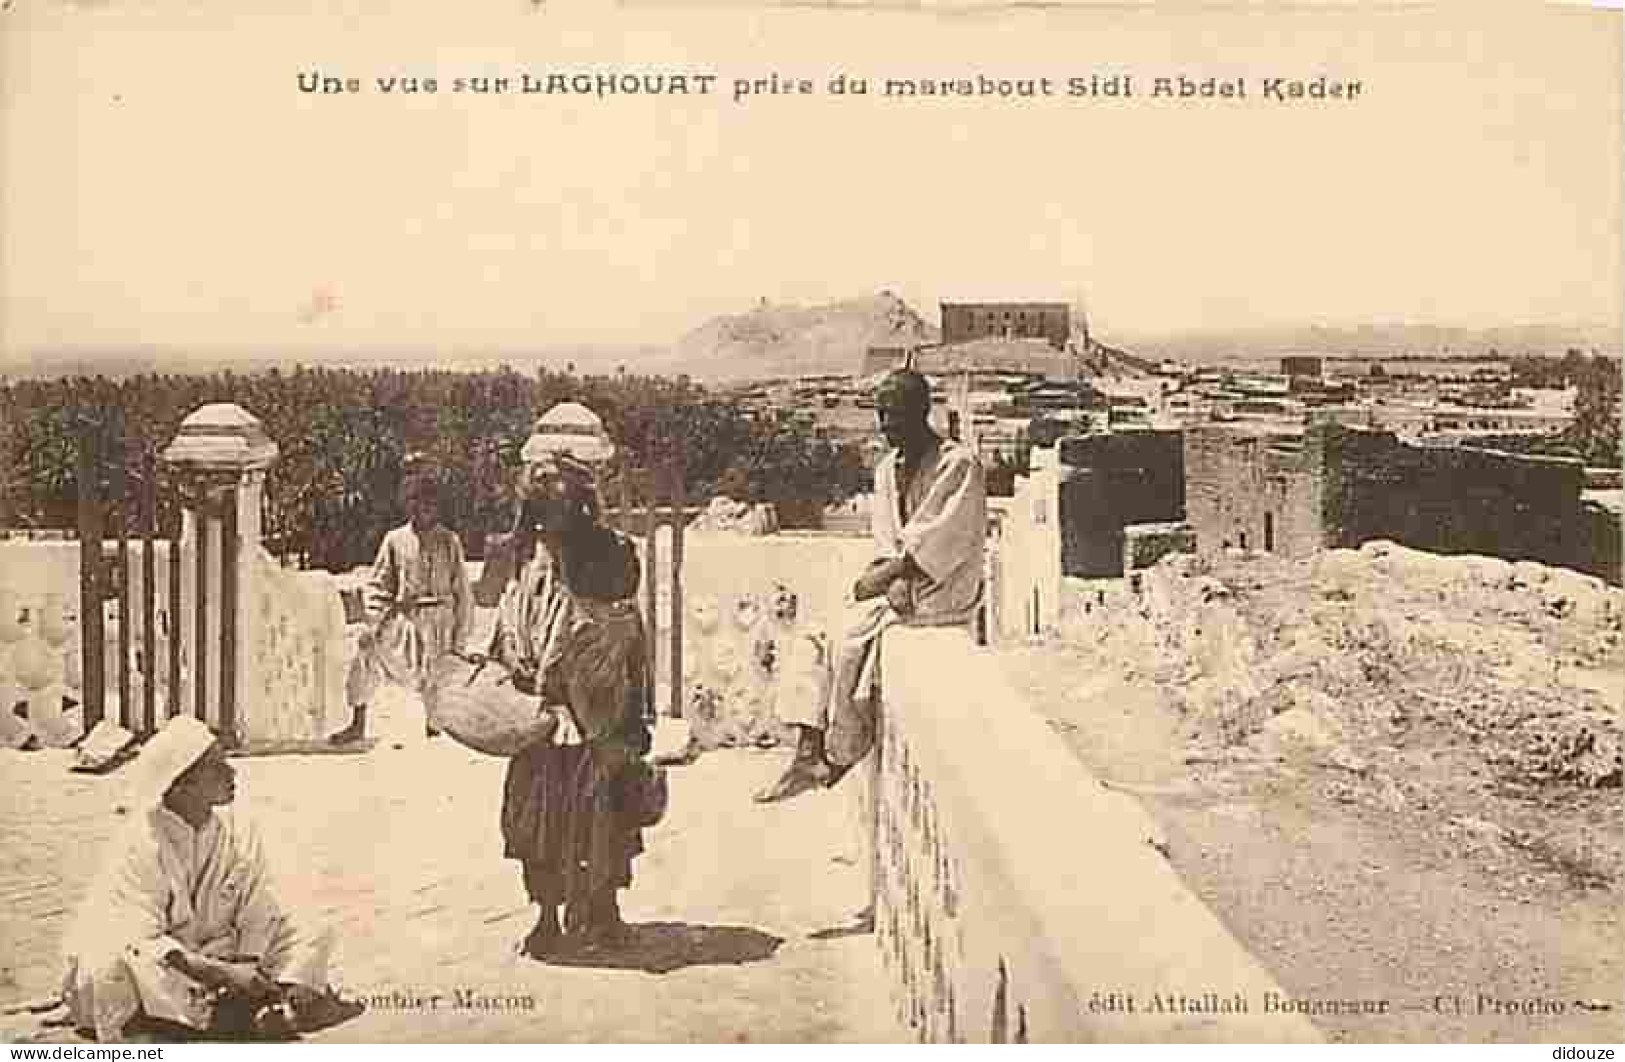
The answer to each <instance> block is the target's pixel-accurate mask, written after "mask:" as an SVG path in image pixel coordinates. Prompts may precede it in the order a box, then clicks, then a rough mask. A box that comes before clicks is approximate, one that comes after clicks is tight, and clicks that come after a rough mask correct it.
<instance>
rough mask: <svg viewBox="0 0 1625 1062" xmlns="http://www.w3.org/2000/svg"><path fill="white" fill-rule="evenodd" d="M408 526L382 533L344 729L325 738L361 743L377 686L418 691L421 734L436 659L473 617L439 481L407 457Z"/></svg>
mask: <svg viewBox="0 0 1625 1062" xmlns="http://www.w3.org/2000/svg"><path fill="white" fill-rule="evenodd" d="M401 494H402V501H403V502H404V504H405V507H406V515H407V521H406V523H404V524H402V525H401V526H400V527H397V528H394V529H393V530H391V531H390V532H389V533H388V534H386V535H384V540H383V542H382V543H381V544H380V545H379V547H378V558H377V559H376V560H374V561H373V564H372V577H371V579H369V580H368V583H367V588H366V602H367V619H368V629H367V631H366V633H364V634H363V635H362V639H361V646H360V651H359V652H358V653H357V654H356V656H355V658H354V659H353V660H352V661H351V662H350V670H349V673H348V674H347V675H346V676H345V680H344V691H345V697H346V699H347V700H348V701H349V704H350V711H351V718H350V724H349V725H348V726H346V727H345V728H344V729H343V730H340V731H339V732H338V733H336V734H334V735H333V736H332V737H330V738H329V739H328V740H329V741H331V742H332V743H333V744H335V745H342V744H347V743H349V742H353V741H360V740H361V739H362V738H364V737H365V736H366V733H367V705H368V704H369V703H370V702H371V701H372V698H373V697H374V696H375V695H376V694H377V692H378V688H379V686H381V685H382V684H383V683H384V681H386V680H389V681H393V682H395V683H397V684H399V685H403V686H406V687H408V688H409V689H412V690H415V691H417V693H418V694H419V695H420V696H421V697H422V698H423V699H424V708H425V709H426V713H425V721H424V730H425V732H426V733H427V734H428V735H429V736H430V737H434V736H436V735H437V734H438V733H439V731H438V730H436V729H435V726H434V723H433V722H432V720H433V718H434V705H433V703H432V700H433V697H434V689H433V685H432V684H431V683H430V682H429V681H428V676H429V674H430V673H431V670H432V668H433V666H434V662H435V660H437V659H438V658H439V657H440V656H441V655H443V654H445V653H448V652H461V651H462V649H463V645H464V641H465V640H466V638H467V637H468V632H469V628H470V625H471V623H472V620H473V616H474V594H473V590H472V589H471V587H470V586H469V582H468V570H467V569H466V568H465V567H464V564H463V544H462V542H461V540H459V539H458V537H457V533H456V532H455V531H452V530H451V529H450V528H448V527H446V526H445V525H444V524H442V523H441V522H440V483H439V479H438V477H437V476H436V474H435V470H434V469H433V468H432V467H431V466H429V465H428V463H427V462H426V461H423V460H421V459H416V460H414V459H412V458H408V465H407V472H406V479H405V482H404V483H403V484H402V486H401Z"/></svg>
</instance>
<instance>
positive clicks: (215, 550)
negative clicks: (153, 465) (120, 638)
mask: <svg viewBox="0 0 1625 1062" xmlns="http://www.w3.org/2000/svg"><path fill="white" fill-rule="evenodd" d="M161 456H162V458H163V460H164V462H165V463H166V464H168V465H170V466H171V467H172V468H174V469H175V470H176V471H177V472H178V473H179V474H180V479H181V493H182V498H183V505H184V522H183V527H182V532H181V551H182V569H181V570H182V595H181V602H182V603H181V612H180V615H179V616H177V617H175V619H176V620H177V622H176V624H175V626H176V628H177V629H176V630H175V631H174V632H173V633H174V634H175V635H178V636H179V637H180V638H181V639H182V640H183V644H184V645H185V646H186V652H185V659H186V661H187V663H188V665H189V666H188V667H187V668H186V676H185V679H184V681H183V688H182V690H181V700H180V706H181V711H183V712H187V713H189V714H193V715H196V716H197V717H199V718H201V719H202V720H203V721H204V722H206V723H208V724H209V727H210V728H211V729H212V730H214V732H215V733H216V735H218V736H219V737H220V739H221V740H222V741H223V742H224V743H225V744H227V745H229V746H238V745H241V744H242V743H243V742H244V741H245V740H246V739H248V738H250V737H252V735H253V729H254V728H253V710H252V705H251V704H250V703H249V698H248V692H249V690H251V689H253V688H255V686H254V683H253V679H254V676H253V660H254V658H255V654H254V652H253V647H254V645H255V644H256V640H257V638H258V637H259V632H257V631H255V630H254V629H253V623H254V615H253V612H252V610H250V609H249V608H247V607H246V602H247V601H248V600H249V598H250V596H251V592H252V590H253V587H252V585H251V584H252V580H253V579H254V578H255V577H256V573H257V572H258V571H259V568H260V566H259V565H258V564H257V563H255V562H256V560H257V558H258V555H259V550H260V534H261V527H260V509H261V500H262V496H263V492H264V485H265V473H266V470H267V469H269V468H270V467H271V464H272V463H273V462H274V461H275V460H276V457H277V445H276V443H275V442H274V441H272V440H271V438H270V437H269V436H268V435H266V433H265V428H264V426H263V425H262V424H261V423H260V421H259V419H258V418H257V417H255V416H254V415H253V414H252V413H249V412H248V411H247V410H245V409H243V408H242V407H240V406H237V405H233V404H231V403H227V402H221V403H213V404H210V405H206V406H202V407H200V408H198V409H197V410H196V411H195V412H193V413H192V414H191V415H190V416H188V417H187V418H186V419H185V420H184V421H182V422H181V426H180V430H179V431H178V432H177V433H176V435H175V438H174V440H173V441H172V442H170V444H169V445H168V446H167V447H166V448H165V449H164V451H163V453H162V455H161Z"/></svg>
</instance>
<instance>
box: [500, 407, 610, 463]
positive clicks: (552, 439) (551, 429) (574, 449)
mask: <svg viewBox="0 0 1625 1062" xmlns="http://www.w3.org/2000/svg"><path fill="white" fill-rule="evenodd" d="M557 454H569V455H570V456H572V457H574V458H576V459H578V460H581V461H586V462H588V463H592V464H596V463H598V462H601V461H608V460H609V459H610V458H611V457H614V456H615V444H614V443H613V442H611V441H610V438H609V433H608V432H606V431H605V430H604V422H603V421H602V420H601V419H599V416H598V414H596V413H594V412H593V411H592V410H590V409H588V408H587V407H586V406H584V405H582V404H581V403H579V402H560V403H559V404H558V405H556V406H554V407H553V408H552V409H550V410H548V411H547V412H546V413H544V414H542V418H541V419H540V420H538V421H537V422H536V427H535V428H534V429H532V430H531V433H530V438H528V439H526V440H525V446H524V449H522V450H521V451H520V452H519V457H520V460H522V461H525V462H526V463H530V462H534V461H541V460H544V459H546V458H548V457H551V456H554V455H557Z"/></svg>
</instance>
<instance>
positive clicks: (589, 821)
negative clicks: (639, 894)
mask: <svg viewBox="0 0 1625 1062" xmlns="http://www.w3.org/2000/svg"><path fill="white" fill-rule="evenodd" d="M603 536H604V537H602V538H599V539H598V540H597V541H596V542H595V543H593V545H595V546H597V547H598V548H597V549H594V550H593V551H592V552H591V554H589V555H588V557H587V558H586V559H585V560H582V561H578V562H577V563H576V565H575V567H574V568H573V570H572V571H571V573H570V575H571V583H572V585H570V586H567V585H566V581H565V579H564V578H563V577H562V574H561V572H560V571H559V566H558V565H557V564H555V563H554V561H553V560H552V558H550V557H548V556H546V555H545V554H539V555H538V556H537V557H536V559H535V560H533V561H532V562H531V563H530V564H529V565H528V566H527V567H526V568H525V569H524V570H523V571H522V572H521V573H520V575H519V580H518V582H516V583H514V584H512V585H511V586H510V587H509V595H508V597H506V598H505V599H504V602H503V609H502V612H501V615H500V618H499V626H498V632H497V637H496V644H495V646H494V648H495V651H496V653H497V655H498V656H500V657H503V658H505V660H506V661H508V662H510V666H521V667H529V668H534V669H535V671H536V674H537V676H538V679H537V681H538V687H539V688H540V689H541V691H542V699H543V701H544V702H545V703H549V704H558V703H564V704H567V705H568V706H569V711H570V714H571V717H572V722H573V723H574V727H575V729H576V731H577V732H578V733H579V734H580V737H581V739H582V743H581V744H562V745H561V744H547V745H538V746H535V747H533V748H531V749H529V750H527V751H525V752H523V753H521V754H520V755H518V756H514V757H512V758H511V759H510V760H509V761H508V773H507V777H506V780H505V781H504V784H503V796H502V838H503V849H504V854H505V855H506V856H507V857H508V858H509V859H516V860H518V861H519V862H520V863H521V864H522V865H523V869H524V878H525V889H526V891H527V892H528V893H529V895H530V898H531V899H532V900H533V901H535V902H537V903H539V904H542V905H544V906H553V905H557V904H560V903H585V902H587V901H590V900H592V899H593V898H595V897H602V896H603V895H604V894H605V892H606V891H609V892H610V893H611V894H612V893H613V890H615V889H619V888H625V887H627V886H628V885H630V884H631V883H632V860H633V859H634V858H636V857H637V856H638V855H639V854H640V853H641V852H642V851H643V833H642V830H641V828H640V827H639V825H638V820H637V817H636V815H635V812H634V809H631V808H629V807H628V806H627V805H628V800H627V793H628V785H627V778H626V775H627V768H628V767H629V766H630V765H631V764H632V763H634V762H635V760H636V758H637V757H639V756H641V755H643V754H644V753H646V752H647V751H648V750H649V743H650V738H649V722H650V718H649V716H650V710H651V709H652V706H653V691H652V683H651V681H650V675H649V670H648V655H647V644H648V643H647V635H646V633H645V630H644V626H643V620H642V617H641V616H640V615H639V613H638V610H637V606H636V604H635V600H636V594H637V588H638V580H639V568H638V559H637V551H636V549H635V547H633V546H632V544H631V543H630V542H628V541H627V540H625V539H624V538H622V537H621V536H619V535H615V534H613V533H611V532H607V531H606V532H603Z"/></svg>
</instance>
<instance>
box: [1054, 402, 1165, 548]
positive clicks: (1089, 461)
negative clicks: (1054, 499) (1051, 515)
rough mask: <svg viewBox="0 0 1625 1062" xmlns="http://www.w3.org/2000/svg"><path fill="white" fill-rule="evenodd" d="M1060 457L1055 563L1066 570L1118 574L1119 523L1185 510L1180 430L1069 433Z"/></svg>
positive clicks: (1157, 518) (1162, 519)
mask: <svg viewBox="0 0 1625 1062" xmlns="http://www.w3.org/2000/svg"><path fill="white" fill-rule="evenodd" d="M1057 448H1058V450H1059V453H1060V459H1061V567H1062V570H1063V571H1064V573H1065V574H1067V575H1072V576H1080V577H1084V578H1111V577H1114V576H1119V575H1122V574H1123V528H1124V527H1127V526H1128V525H1129V524H1143V523H1162V522H1167V521H1175V520H1180V519H1182V518H1183V517H1184V515H1185V479H1186V477H1185V459H1184V451H1183V446H1182V443H1181V433H1180V432H1178V431H1133V432H1114V433H1104V432H1102V433H1094V434H1089V435H1075V436H1070V437H1068V438H1065V439H1062V440H1060V442H1059V443H1058V444H1057Z"/></svg>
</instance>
